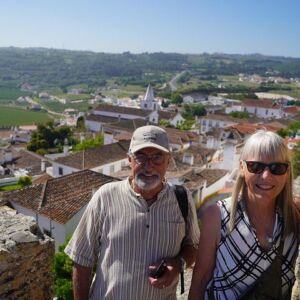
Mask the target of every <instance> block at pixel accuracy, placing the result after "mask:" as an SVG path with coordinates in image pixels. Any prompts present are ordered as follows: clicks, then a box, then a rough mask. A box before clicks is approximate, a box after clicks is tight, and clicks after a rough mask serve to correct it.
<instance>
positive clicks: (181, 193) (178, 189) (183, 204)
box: [175, 185, 189, 223]
mask: <svg viewBox="0 0 300 300" xmlns="http://www.w3.org/2000/svg"><path fill="white" fill-rule="evenodd" d="M175 195H176V199H177V202H178V205H179V208H180V211H181V214H182V217H183V218H184V221H185V223H186V222H187V216H188V211H189V204H188V198H187V192H186V189H185V188H184V187H183V186H182V185H175Z"/></svg>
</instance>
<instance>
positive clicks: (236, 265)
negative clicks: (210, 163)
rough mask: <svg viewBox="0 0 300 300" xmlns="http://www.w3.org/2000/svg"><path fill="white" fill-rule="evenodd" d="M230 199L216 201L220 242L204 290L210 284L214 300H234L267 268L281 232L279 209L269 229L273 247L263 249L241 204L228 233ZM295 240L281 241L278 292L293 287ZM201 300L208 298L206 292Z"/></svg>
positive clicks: (294, 238) (274, 253)
mask: <svg viewBox="0 0 300 300" xmlns="http://www.w3.org/2000/svg"><path fill="white" fill-rule="evenodd" d="M230 200H231V199H226V200H223V201H219V202H218V205H219V206H220V210H221V218H222V220H221V240H220V244H219V246H218V249H217V253H216V265H215V269H214V272H213V278H212V280H211V281H210V282H209V283H208V286H207V291H208V289H209V287H210V286H212V285H213V287H214V288H213V291H214V296H215V299H220V300H224V299H227V300H233V299H237V297H238V296H239V295H241V294H242V293H243V292H244V291H246V290H247V288H248V287H249V286H251V285H252V283H253V282H255V281H256V280H257V279H258V278H259V277H260V276H261V274H262V273H263V271H264V270H266V269H267V268H268V266H269V265H270V264H271V262H272V261H273V260H274V258H275V257H276V249H277V248H278V247H279V244H280V239H281V233H282V230H283V219H282V216H281V213H280V211H279V210H277V212H276V221H275V226H274V229H273V237H272V240H273V243H272V244H273V245H272V247H271V248H270V249H269V250H265V249H263V248H262V247H261V246H260V244H259V242H258V239H257V237H256V235H255V231H254V230H253V228H252V227H251V225H250V222H249V219H248V216H247V213H246V210H245V205H244V202H243V201H240V202H239V204H238V209H237V213H236V223H235V227H234V229H233V231H232V232H229V230H228V228H229V218H230ZM297 245H298V241H297V238H296V236H295V234H290V235H289V236H288V237H287V238H285V240H284V248H283V258H284V259H283V263H282V274H281V278H282V293H283V294H284V293H285V292H286V291H287V290H288V289H290V288H291V287H292V286H293V283H294V280H295V277H294V266H295V259H296V257H297V249H298V247H297ZM205 299H208V294H207V292H206V293H205Z"/></svg>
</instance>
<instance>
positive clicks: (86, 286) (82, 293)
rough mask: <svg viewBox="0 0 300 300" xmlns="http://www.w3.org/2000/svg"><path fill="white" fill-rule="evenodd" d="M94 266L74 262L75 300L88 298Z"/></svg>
mask: <svg viewBox="0 0 300 300" xmlns="http://www.w3.org/2000/svg"><path fill="white" fill-rule="evenodd" d="M91 275H92V268H90V267H84V266H80V265H78V264H76V263H74V267H73V277H72V281H73V293H74V300H88V299H89V290H90V285H91V278H92V276H91Z"/></svg>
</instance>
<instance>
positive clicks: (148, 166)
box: [128, 148, 169, 191]
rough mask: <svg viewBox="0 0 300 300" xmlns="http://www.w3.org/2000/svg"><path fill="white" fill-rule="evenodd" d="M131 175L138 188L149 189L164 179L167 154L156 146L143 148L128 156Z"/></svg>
mask: <svg viewBox="0 0 300 300" xmlns="http://www.w3.org/2000/svg"><path fill="white" fill-rule="evenodd" d="M128 159H129V163H130V167H131V170H132V176H133V178H134V182H135V184H136V185H137V186H138V187H139V189H141V190H144V191H151V190H154V189H156V188H157V187H158V186H159V185H160V184H161V183H162V181H163V180H164V178H165V174H166V171H167V168H168V165H169V154H168V153H165V152H163V151H161V150H158V149H156V148H144V149H141V150H139V151H137V152H135V153H134V154H133V155H131V156H129V157H128Z"/></svg>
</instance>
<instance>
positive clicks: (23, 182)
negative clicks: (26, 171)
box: [18, 176, 32, 187]
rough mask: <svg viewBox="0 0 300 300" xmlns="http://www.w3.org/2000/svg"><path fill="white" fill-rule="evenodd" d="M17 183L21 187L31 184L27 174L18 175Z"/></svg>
mask: <svg viewBox="0 0 300 300" xmlns="http://www.w3.org/2000/svg"><path fill="white" fill-rule="evenodd" d="M18 184H19V185H21V186H22V187H24V186H27V185H31V184H32V180H31V177H29V176H21V177H19V179H18Z"/></svg>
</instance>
